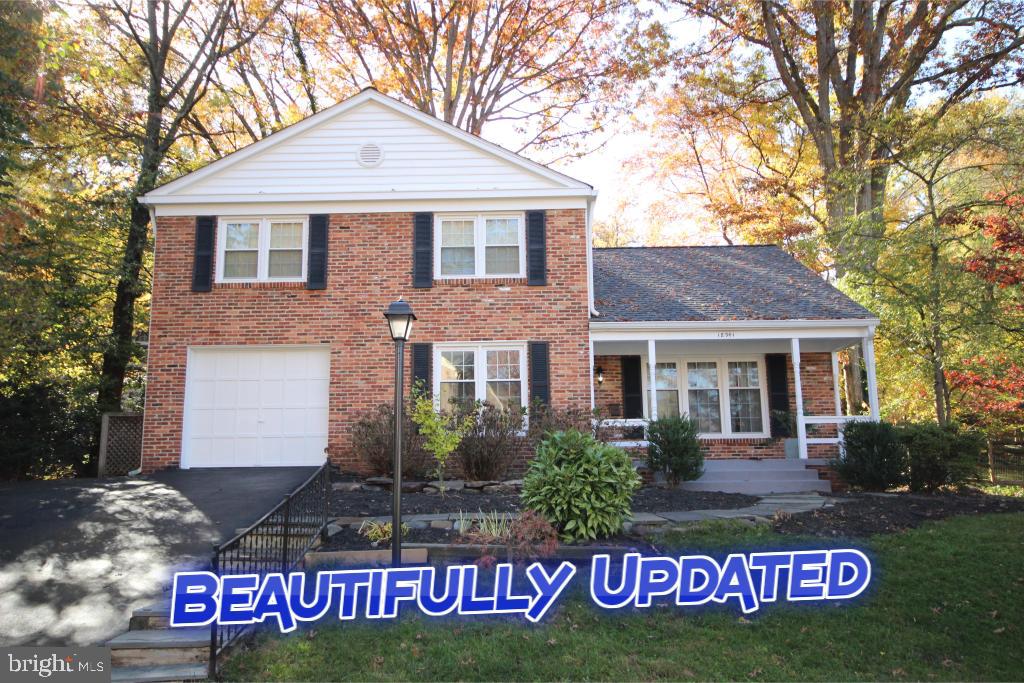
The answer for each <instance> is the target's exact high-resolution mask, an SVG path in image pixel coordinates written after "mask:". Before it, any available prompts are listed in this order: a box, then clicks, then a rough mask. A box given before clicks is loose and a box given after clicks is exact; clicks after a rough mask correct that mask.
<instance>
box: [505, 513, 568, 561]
mask: <svg viewBox="0 0 1024 683" xmlns="http://www.w3.org/2000/svg"><path fill="white" fill-rule="evenodd" d="M557 549H558V531H557V530H556V529H555V527H553V526H551V522H549V521H548V520H546V519H544V517H542V516H541V515H539V514H537V513H536V512H534V511H533V510H523V512H522V514H520V515H519V517H517V518H516V519H515V520H514V521H513V522H512V526H511V527H510V528H509V534H508V555H509V559H510V560H513V561H515V562H527V561H529V562H533V561H534V560H540V559H544V558H546V557H551V556H552V555H554V554H555V550H557Z"/></svg>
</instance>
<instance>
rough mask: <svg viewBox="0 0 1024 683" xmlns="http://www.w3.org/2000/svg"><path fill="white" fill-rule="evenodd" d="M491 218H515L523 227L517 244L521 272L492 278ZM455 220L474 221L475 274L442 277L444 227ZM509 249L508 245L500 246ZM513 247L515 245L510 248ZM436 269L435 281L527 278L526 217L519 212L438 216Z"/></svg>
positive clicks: (436, 222) (435, 234) (436, 221)
mask: <svg viewBox="0 0 1024 683" xmlns="http://www.w3.org/2000/svg"><path fill="white" fill-rule="evenodd" d="M488 218H515V219H516V221H517V222H518V223H519V227H518V228H517V230H516V237H517V244H516V246H517V247H518V248H519V272H517V273H497V274H489V273H487V272H486V270H487V227H486V226H487V219H488ZM446 220H447V221H451V220H472V221H473V259H474V268H473V273H471V274H463V275H458V274H456V275H445V274H443V273H441V223H442V222H443V221H446ZM496 246H506V245H496ZM507 246H512V245H507ZM434 263H435V264H437V266H436V268H435V269H434V270H435V272H434V279H435V280H463V279H472V280H494V279H497V278H506V277H516V278H521V277H526V213H525V212H522V211H519V212H515V211H507V212H504V213H502V212H480V213H436V214H434Z"/></svg>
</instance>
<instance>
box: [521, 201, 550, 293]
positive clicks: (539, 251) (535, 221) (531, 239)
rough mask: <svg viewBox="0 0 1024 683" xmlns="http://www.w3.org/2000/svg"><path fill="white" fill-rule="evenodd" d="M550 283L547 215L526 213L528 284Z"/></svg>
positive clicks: (532, 212) (542, 212) (536, 212)
mask: <svg viewBox="0 0 1024 683" xmlns="http://www.w3.org/2000/svg"><path fill="white" fill-rule="evenodd" d="M547 283H548V257H547V214H546V213H545V212H544V211H527V212H526V284H528V285H546V284H547Z"/></svg>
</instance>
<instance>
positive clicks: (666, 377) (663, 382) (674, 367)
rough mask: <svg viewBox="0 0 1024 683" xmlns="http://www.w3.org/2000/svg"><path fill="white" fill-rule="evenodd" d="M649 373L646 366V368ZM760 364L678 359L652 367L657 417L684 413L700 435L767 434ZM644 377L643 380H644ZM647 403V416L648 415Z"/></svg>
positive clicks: (743, 360) (756, 361)
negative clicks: (695, 425) (695, 422)
mask: <svg viewBox="0 0 1024 683" xmlns="http://www.w3.org/2000/svg"><path fill="white" fill-rule="evenodd" d="M648 372H649V368H648ZM763 378H764V368H763V362H762V361H761V360H759V359H749V358H740V359H732V358H728V357H727V358H694V359H689V358H679V359H670V360H659V361H658V363H657V364H656V365H655V366H654V391H653V392H652V393H649V394H648V396H651V395H653V396H654V397H655V400H657V402H658V403H657V405H658V417H668V416H672V415H689V416H690V417H691V418H693V419H694V420H696V421H697V429H698V431H699V432H700V433H701V434H703V435H706V436H724V437H730V436H732V437H745V436H756V437H763V436H767V434H766V429H767V416H766V410H765V408H766V406H767V395H766V387H765V384H764V379H763ZM649 379H650V378H649V376H648V375H647V374H646V373H645V375H644V378H643V382H644V383H645V385H646V383H647V382H648V381H649ZM649 408H650V406H649V404H648V412H650V411H649Z"/></svg>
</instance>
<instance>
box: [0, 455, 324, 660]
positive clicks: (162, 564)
mask: <svg viewBox="0 0 1024 683" xmlns="http://www.w3.org/2000/svg"><path fill="white" fill-rule="evenodd" d="M313 471H314V468H310V467H280V468H279V467H274V468H246V469H195V470H181V471H172V472H164V473H160V474H157V475H154V476H152V477H148V478H130V479H105V480H100V479H70V480H61V481H29V482H6V483H0V615H2V618H0V645H8V646H10V645H44V644H45V645H88V644H96V643H101V642H103V641H105V640H107V639H109V638H110V637H112V636H114V635H116V634H118V633H121V632H122V631H124V630H126V629H127V628H128V617H129V616H130V615H131V612H132V610H133V609H135V608H136V607H139V606H142V605H146V604H150V603H153V602H156V601H157V600H159V599H161V597H163V596H164V595H165V591H166V590H168V589H169V586H170V576H171V574H172V573H173V572H174V571H175V570H176V569H181V568H185V567H196V566H203V565H205V564H207V563H208V562H209V558H210V554H211V550H212V547H213V545H214V544H215V543H221V542H223V541H226V540H227V539H228V538H230V537H231V536H233V535H234V534H235V532H236V530H237V529H240V528H243V527H246V526H248V525H249V524H251V523H253V522H255V521H256V520H257V519H259V517H261V516H262V515H263V514H264V513H266V512H267V511H269V510H270V509H271V508H272V507H273V506H274V505H276V504H277V503H278V502H280V500H281V498H282V497H283V496H284V495H285V494H287V493H288V492H290V491H292V490H294V489H295V488H296V487H297V486H298V485H299V484H301V483H302V482H303V481H304V480H305V479H306V478H307V477H308V476H310V475H311V474H312V473H313Z"/></svg>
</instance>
